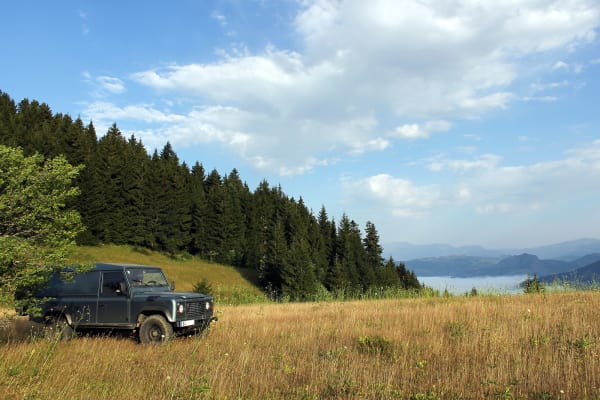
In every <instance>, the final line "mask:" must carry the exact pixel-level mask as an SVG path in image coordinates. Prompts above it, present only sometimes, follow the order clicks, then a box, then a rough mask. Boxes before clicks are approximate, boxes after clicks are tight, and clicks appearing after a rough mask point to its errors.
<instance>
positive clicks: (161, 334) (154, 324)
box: [139, 314, 174, 344]
mask: <svg viewBox="0 0 600 400" xmlns="http://www.w3.org/2000/svg"><path fill="white" fill-rule="evenodd" d="M173 335H174V333H173V327H172V326H171V324H169V323H168V322H167V320H166V319H165V317H163V316H162V315H156V314H155V315H150V316H149V317H147V318H146V319H144V320H143V321H142V324H141V325H140V329H139V339H140V343H144V344H146V343H164V342H168V341H169V340H171V339H172V338H173Z"/></svg>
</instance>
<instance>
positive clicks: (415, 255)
mask: <svg viewBox="0 0 600 400" xmlns="http://www.w3.org/2000/svg"><path fill="white" fill-rule="evenodd" d="M383 247H384V249H385V254H386V256H393V257H394V259H396V260H403V261H405V260H414V259H420V258H431V257H446V256H468V257H486V258H498V257H507V256H512V255H515V254H523V253H526V254H533V255H536V256H538V257H539V258H540V259H542V260H550V259H553V260H562V261H573V260H576V259H578V258H580V257H583V256H585V255H587V254H592V253H600V240H598V239H577V240H572V241H568V242H562V243H557V244H552V245H547V246H540V247H530V248H514V249H511V248H505V249H486V248H484V247H482V246H451V245H448V244H424V245H416V244H411V243H407V242H393V243H387V244H384V245H383Z"/></svg>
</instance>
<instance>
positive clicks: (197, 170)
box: [189, 162, 210, 254]
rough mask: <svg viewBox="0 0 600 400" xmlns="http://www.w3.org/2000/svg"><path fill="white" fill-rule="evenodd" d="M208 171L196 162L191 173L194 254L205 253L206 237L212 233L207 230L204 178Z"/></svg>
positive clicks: (191, 222)
mask: <svg viewBox="0 0 600 400" xmlns="http://www.w3.org/2000/svg"><path fill="white" fill-rule="evenodd" d="M205 179H206V173H205V171H204V167H203V166H202V164H200V163H199V162H196V164H194V166H193V167H192V171H191V175H190V186H189V192H190V201H191V209H190V214H191V221H190V252H191V253H192V254H205V253H206V251H207V249H206V238H207V236H208V235H209V234H210V233H209V232H208V231H207V230H206V226H205V225H206V222H205V220H206V218H207V205H206V193H205V188H204V180H205Z"/></svg>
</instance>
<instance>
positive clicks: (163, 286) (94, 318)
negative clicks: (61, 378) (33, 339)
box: [30, 264, 217, 343]
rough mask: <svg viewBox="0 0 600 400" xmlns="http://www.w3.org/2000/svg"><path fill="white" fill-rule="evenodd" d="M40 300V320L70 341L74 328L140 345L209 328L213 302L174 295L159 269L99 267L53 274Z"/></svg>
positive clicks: (192, 295) (36, 318) (201, 296)
mask: <svg viewBox="0 0 600 400" xmlns="http://www.w3.org/2000/svg"><path fill="white" fill-rule="evenodd" d="M36 297H38V298H44V299H48V300H45V301H44V302H43V303H42V311H41V314H40V315H38V316H30V318H31V319H32V320H34V321H36V322H41V323H44V324H45V325H46V329H47V330H55V331H56V332H58V334H59V335H60V337H61V338H62V339H69V338H70V337H71V336H72V335H73V333H74V330H82V331H86V330H99V329H102V330H107V329H108V330H122V331H130V332H131V333H132V334H135V335H137V337H138V338H139V341H140V342H141V343H152V342H165V341H168V340H170V339H171V338H172V337H174V336H175V335H179V334H182V335H183V334H192V333H199V332H202V331H204V330H206V329H208V327H209V325H210V323H211V322H212V321H214V320H216V319H217V318H216V317H214V316H213V298H212V297H211V296H207V295H204V294H200V293H181V292H175V291H173V287H171V285H169V283H168V282H167V279H166V278H165V275H164V274H163V272H162V270H161V269H160V268H158V267H152V266H145V265H132V264H96V266H95V268H93V269H92V270H91V271H89V272H84V273H78V274H73V273H69V272H61V273H56V274H54V275H53V276H52V277H51V278H50V280H49V282H48V285H47V286H46V288H44V289H42V290H41V291H38V292H37V293H36Z"/></svg>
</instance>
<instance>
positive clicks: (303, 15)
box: [96, 0, 600, 174]
mask: <svg viewBox="0 0 600 400" xmlns="http://www.w3.org/2000/svg"><path fill="white" fill-rule="evenodd" d="M212 17H213V18H215V19H216V20H218V21H221V22H226V19H225V17H224V16H223V15H221V14H220V13H218V12H215V13H213V15H212ZM599 23H600V9H599V8H598V6H597V4H596V3H595V2H594V1H587V0H572V1H570V2H563V1H559V0H556V1H550V2H527V3H523V4H520V5H519V7H515V5H514V4H513V2H512V1H494V2H484V3H473V2H470V1H466V0H465V1H456V2H453V3H452V4H451V5H450V4H449V3H445V2H438V1H425V2H422V1H404V2H397V1H395V0H373V1H369V2H365V1H362V0H349V1H336V0H305V1H302V2H301V8H300V10H299V12H298V14H297V16H296V18H295V20H294V28H295V33H296V34H297V35H298V39H299V42H301V43H302V45H301V46H299V48H300V49H301V50H295V51H294V50H286V49H277V48H274V47H267V48H266V49H264V51H262V52H257V53H250V52H249V51H248V50H247V49H245V50H244V51H241V52H238V51H235V49H234V51H233V52H232V54H229V53H225V52H222V53H221V58H220V59H219V60H218V61H215V62H209V63H203V64H202V63H195V64H186V65H177V64H174V65H171V66H169V67H166V68H153V69H146V70H142V71H138V72H136V73H134V74H132V75H131V76H130V78H131V79H132V80H133V81H135V82H137V83H138V84H140V85H143V86H147V87H151V88H154V89H156V90H158V91H160V93H161V95H162V96H165V97H169V96H173V97H178V96H186V97H189V98H191V99H195V101H196V105H195V107H194V108H193V110H192V109H190V110H187V111H184V112H183V113H182V116H183V117H184V118H185V119H186V121H184V122H182V121H177V124H174V125H172V126H170V127H167V129H165V131H166V132H169V134H172V135H175V136H174V137H169V140H170V141H171V142H175V140H179V141H180V144H179V148H182V147H184V146H185V145H186V144H191V143H194V142H195V141H196V140H197V138H198V137H204V138H205V140H214V141H219V142H221V143H224V144H225V145H226V146H229V148H230V149H231V151H233V152H234V153H235V154H238V155H240V156H242V157H243V158H244V159H245V160H247V161H248V162H250V163H252V164H253V165H254V166H255V167H256V168H259V169H270V170H273V171H279V173H283V174H291V173H303V172H305V171H308V170H310V169H312V168H314V167H315V166H318V165H323V164H327V163H330V162H332V160H334V159H337V158H339V157H341V156H343V155H345V154H351V155H356V154H361V153H364V152H370V151H382V150H385V149H386V148H389V147H390V145H391V141H392V140H394V139H426V138H429V137H431V135H432V134H434V133H436V132H444V131H447V130H449V129H450V127H451V125H452V122H451V121H452V120H456V119H461V118H475V117H480V116H481V115H482V114H483V113H485V112H487V111H489V110H495V109H503V108H506V107H508V106H509V105H510V103H511V101H513V100H515V99H519V97H518V96H516V95H515V94H513V89H514V88H512V87H511V85H513V84H514V83H515V81H516V79H517V77H518V76H519V75H520V73H521V72H522V70H523V68H524V66H523V65H521V61H522V60H525V59H528V58H529V56H531V55H532V54H534V53H538V52H544V51H552V50H565V49H566V48H568V47H573V46H577V45H579V44H581V43H589V42H590V41H591V40H593V39H594V38H595V31H594V29H595V28H596V27H597V26H598V24H599ZM563 63H564V62H563ZM564 64H565V65H566V66H567V67H569V65H567V64H566V63H564ZM555 67H557V68H562V67H563V66H562V64H561V65H559V64H557V65H555ZM100 78H110V77H100ZM100 78H97V79H98V82H96V83H97V84H98V85H99V86H100V87H101V88H102V89H103V91H104V93H107V92H108V93H111V94H115V93H119V91H122V90H124V85H123V84H122V82H119V81H113V80H111V79H100ZM521 100H526V101H531V100H544V101H550V100H554V99H553V98H551V97H549V96H530V97H525V98H522V99H521ZM133 107H138V106H133ZM215 110H218V112H217V113H218V114H219V115H220V116H221V117H222V118H220V119H218V120H215V119H210V120H209V121H205V120H204V119H205V118H208V117H209V114H210V113H213V112H216V111H215ZM154 111H158V110H154ZM157 114H158V113H156V112H152V113H150V118H156V115H157ZM163 114H165V115H166V114H167V112H164V111H163ZM384 116H385V117H384ZM199 117H200V121H198V118H199ZM223 118H226V119H227V120H226V119H223ZM112 119H113V120H114V119H116V117H113V118H112ZM405 121H424V122H422V123H415V124H410V123H409V124H407V123H406V122H405ZM428 121H429V122H428ZM230 124H233V125H235V127H234V129H233V128H232V127H231V126H229V125H230ZM394 127H396V128H394ZM384 132H387V133H388V134H387V135H385V134H384ZM390 132H391V133H390ZM234 136H235V137H238V138H240V137H243V138H244V140H243V144H242V145H239V144H237V145H235V146H234V145H232V144H231V140H232V139H231V138H232V137H234ZM294 171H295V172H294Z"/></svg>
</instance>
